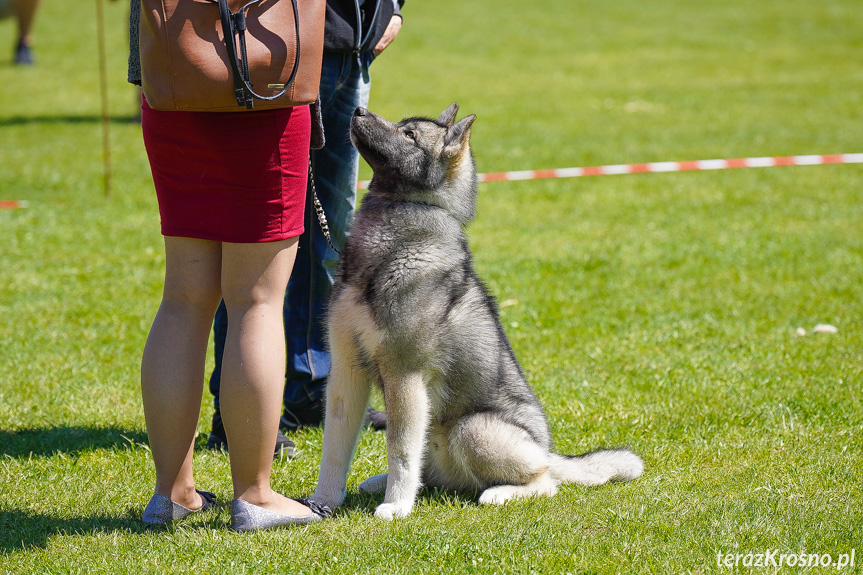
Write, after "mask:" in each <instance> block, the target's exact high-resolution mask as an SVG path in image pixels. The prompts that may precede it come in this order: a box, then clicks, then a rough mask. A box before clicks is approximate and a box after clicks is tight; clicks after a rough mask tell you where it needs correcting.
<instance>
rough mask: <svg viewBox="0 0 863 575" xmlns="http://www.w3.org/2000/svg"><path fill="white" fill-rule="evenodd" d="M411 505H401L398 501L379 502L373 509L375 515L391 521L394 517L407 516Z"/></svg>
mask: <svg viewBox="0 0 863 575" xmlns="http://www.w3.org/2000/svg"><path fill="white" fill-rule="evenodd" d="M413 507H414V506H413V505H411V504H407V505H402V504H398V503H381V504H380V505H378V508H377V509H375V517H377V518H378V519H386V520H387V521H392V520H393V519H395V518H397V517H398V518H401V517H407V516H408V515H409V514H410V512H411V511H412V510H413Z"/></svg>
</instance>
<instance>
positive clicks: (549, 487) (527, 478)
mask: <svg viewBox="0 0 863 575" xmlns="http://www.w3.org/2000/svg"><path fill="white" fill-rule="evenodd" d="M448 447H449V450H450V454H451V455H452V458H453V461H454V462H455V464H456V465H457V466H459V467H461V468H462V469H463V470H464V472H465V475H470V476H472V477H473V478H474V480H475V482H476V487H477V488H479V489H484V491H483V492H482V494H481V495H480V498H479V502H480V503H481V504H487V503H494V504H502V503H505V502H506V501H508V500H509V499H512V498H515V497H531V496H534V495H544V496H552V495H554V494H555V493H557V484H558V482H557V481H556V480H555V479H554V478H553V477H552V476H551V475H550V474H549V465H550V459H549V458H550V453H549V452H548V449H547V448H546V447H544V446H543V445H541V444H539V443H538V442H537V441H536V440H535V439H534V438H533V437H531V436H530V434H528V433H527V431H526V430H525V429H523V428H521V427H518V426H516V425H513V424H511V423H507V422H506V421H503V420H502V419H500V418H499V417H497V416H495V415H494V414H491V413H477V414H473V415H469V416H467V417H464V418H462V419H461V420H460V421H459V422H458V424H457V425H456V426H455V427H453V429H452V431H451V432H450V434H449V445H448Z"/></svg>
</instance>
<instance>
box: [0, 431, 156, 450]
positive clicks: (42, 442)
mask: <svg viewBox="0 0 863 575" xmlns="http://www.w3.org/2000/svg"><path fill="white" fill-rule="evenodd" d="M138 444H142V445H146V444H147V434H146V433H144V432H143V431H139V430H135V429H121V428H118V427H71V426H66V425H60V426H57V427H45V428H41V429H20V430H18V431H3V430H0V455H8V456H9V457H28V456H30V455H31V454H32V455H35V456H39V457H45V456H49V455H53V454H55V453H78V452H81V451H92V450H94V449H117V448H124V447H125V448H128V447H132V446H134V445H138Z"/></svg>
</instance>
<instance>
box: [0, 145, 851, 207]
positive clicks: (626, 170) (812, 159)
mask: <svg viewBox="0 0 863 575" xmlns="http://www.w3.org/2000/svg"><path fill="white" fill-rule="evenodd" d="M826 164H863V154H820V155H810V156H775V157H765V158H736V159H732V160H694V161H686V162H651V163H648V164H614V165H610V166H588V167H585V168H558V169H556V170H523V171H518V172H492V173H487V174H478V177H479V181H480V182H514V181H517V180H544V179H547V178H580V177H584V176H618V175H622V174H647V173H651V174H657V173H661V172H693V171H703V170H730V169H734V168H773V167H778V166H821V165H826ZM368 187H369V181H368V180H362V181H360V182H357V189H358V190H365V189H367V188H368ZM26 207H27V202H25V201H19V200H0V209H14V208H26Z"/></svg>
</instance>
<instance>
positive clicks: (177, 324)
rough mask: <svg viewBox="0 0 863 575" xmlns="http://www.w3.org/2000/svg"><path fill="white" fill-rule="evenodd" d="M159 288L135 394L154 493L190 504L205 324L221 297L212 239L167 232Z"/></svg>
mask: <svg viewBox="0 0 863 575" xmlns="http://www.w3.org/2000/svg"><path fill="white" fill-rule="evenodd" d="M165 254H166V265H165V268H166V269H165V289H164V293H163V296H162V304H161V305H160V306H159V311H158V313H157V314H156V319H155V320H154V321H153V327H152V329H151V330H150V335H149V336H148V337H147V344H146V346H145V347H144V356H143V359H142V361H141V393H142V396H143V399H144V417H145V419H146V421H147V435H148V436H149V439H150V449H151V450H152V453H153V462H154V463H155V465H156V493H159V494H160V495H164V496H165V497H169V498H170V499H171V500H173V501H175V502H177V503H179V504H180V505H184V506H186V507H188V508H190V509H197V508H199V507H200V506H201V504H202V501H201V499H200V497H199V496H198V494H197V493H196V492H195V480H194V477H193V475H192V448H193V446H194V442H195V435H196V430H197V425H198V415H199V414H200V411H201V393H202V390H203V385H204V362H205V359H206V353H207V343H208V339H209V336H210V326H211V325H212V323H213V315H214V314H215V312H216V308H217V307H218V305H219V300H220V298H221V292H220V278H221V257H222V248H221V245H220V244H219V243H218V242H211V241H205V240H196V239H191V238H177V237H166V238H165Z"/></svg>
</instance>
